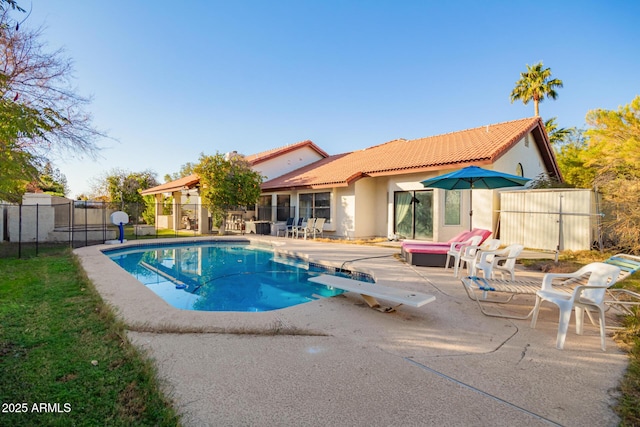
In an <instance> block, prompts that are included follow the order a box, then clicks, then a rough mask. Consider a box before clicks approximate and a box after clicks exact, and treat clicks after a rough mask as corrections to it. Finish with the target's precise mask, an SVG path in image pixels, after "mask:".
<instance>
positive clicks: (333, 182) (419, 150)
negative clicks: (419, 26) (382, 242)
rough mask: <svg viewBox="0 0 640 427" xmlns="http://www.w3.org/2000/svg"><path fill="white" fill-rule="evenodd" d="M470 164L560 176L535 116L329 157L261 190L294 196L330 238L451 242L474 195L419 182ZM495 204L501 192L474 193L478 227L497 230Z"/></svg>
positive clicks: (302, 212)
mask: <svg viewBox="0 0 640 427" xmlns="http://www.w3.org/2000/svg"><path fill="white" fill-rule="evenodd" d="M469 165H477V166H481V167H484V168H487V169H493V170H497V171H500V172H506V173H510V174H514V175H520V176H525V177H528V178H535V177H538V176H540V175H541V174H545V175H547V176H550V177H554V178H556V179H561V174H560V171H559V169H558V165H557V162H556V159H555V156H554V153H553V150H552V148H551V146H550V144H549V138H548V136H547V134H546V131H545V128H544V124H543V122H542V120H541V119H540V118H539V117H534V118H527V119H521V120H514V121H510V122H505V123H499V124H493V125H487V126H482V127H478V128H474V129H467V130H463V131H459V132H452V133H448V134H443V135H437V136H432V137H428V138H420V139H414V140H405V139H397V140H394V141H390V142H387V143H384V144H380V145H376V146H373V147H370V148H367V149H364V150H359V151H354V152H351V153H345V154H339V155H335V156H329V157H325V158H323V159H320V160H318V161H317V162H315V163H313V164H310V165H308V166H305V167H303V168H300V169H298V170H295V171H292V172H290V173H288V174H285V175H282V176H279V177H276V178H273V179H270V180H268V181H266V182H264V183H263V185H262V192H263V197H264V196H268V195H271V196H272V197H273V198H274V199H275V198H278V197H283V196H289V198H290V200H291V203H292V205H294V206H297V216H303V217H313V216H316V217H317V216H324V217H325V218H327V221H326V225H325V232H327V234H333V235H335V236H339V237H347V238H366V237H373V236H389V237H391V236H393V237H398V238H411V239H424V240H435V241H446V240H447V239H449V238H451V237H452V236H454V235H456V234H457V233H458V232H459V231H461V230H464V229H468V228H469V226H470V224H469V221H470V218H469V216H468V215H466V214H465V213H468V212H469V211H470V206H469V196H468V193H469V192H468V191H445V190H439V189H427V188H424V187H423V186H422V184H421V183H420V182H421V181H423V180H425V179H427V178H430V177H433V176H436V175H440V174H443V173H448V172H451V171H453V170H456V169H460V168H462V167H465V166H469ZM498 204H499V199H498V191H497V190H474V196H473V211H474V216H473V227H481V228H487V229H489V230H495V229H496V225H497V220H498V213H497V211H498V210H499V206H498Z"/></svg>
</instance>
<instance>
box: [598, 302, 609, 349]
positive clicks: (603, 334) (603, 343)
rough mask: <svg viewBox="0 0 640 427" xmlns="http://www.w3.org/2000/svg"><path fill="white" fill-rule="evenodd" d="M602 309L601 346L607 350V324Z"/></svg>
mask: <svg viewBox="0 0 640 427" xmlns="http://www.w3.org/2000/svg"><path fill="white" fill-rule="evenodd" d="M599 311H600V348H601V349H602V351H607V343H606V338H605V325H604V311H603V310H599Z"/></svg>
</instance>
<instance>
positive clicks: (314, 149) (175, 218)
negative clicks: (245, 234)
mask: <svg viewBox="0 0 640 427" xmlns="http://www.w3.org/2000/svg"><path fill="white" fill-rule="evenodd" d="M226 155H227V156H233V155H238V153H237V152H232V153H227V154H226ZM328 156H329V154H327V153H326V152H325V151H324V150H322V149H321V148H320V147H318V146H317V145H316V144H314V143H313V142H312V141H308V140H307V141H302V142H298V143H295V144H289V145H286V146H284V147H279V148H274V149H271V150H267V151H264V152H261V153H257V154H252V155H248V156H244V158H245V160H247V161H248V162H249V164H250V165H251V167H252V168H253V169H254V170H256V171H258V172H260V173H261V174H262V175H263V176H264V177H265V179H266V180H268V179H270V178H273V177H276V176H281V175H283V174H286V173H288V172H291V171H293V170H296V169H299V168H302V167H305V166H307V165H309V164H312V163H315V162H317V161H318V160H320V159H323V158H326V157H328ZM199 188H200V178H199V177H198V175H197V174H191V175H189V176H186V177H183V178H180V179H177V180H175V181H171V182H166V183H164V184H161V185H158V186H156V187H152V188H148V189H146V190H144V191H142V192H141V193H142V195H143V196H148V195H153V196H155V198H156V227H158V228H168V229H172V230H179V229H184V228H190V227H191V222H190V220H189V217H190V216H193V217H194V218H191V219H192V220H193V222H195V223H196V224H202V225H206V226H205V227H199V231H200V232H202V233H205V232H208V231H210V230H211V224H210V221H209V220H207V218H209V213H208V211H207V209H206V207H205V206H202V205H201V204H200V198H199V196H198V191H199ZM168 196H172V197H173V199H172V202H171V208H170V209H169V211H170V212H171V214H167V215H165V214H163V209H162V207H163V206H164V205H165V200H166V199H167V197H168ZM267 199H268V203H269V212H268V215H267V212H266V211H265V209H260V207H262V208H264V207H265V206H266V203H267ZM271 199H272V197H271V196H269V197H268V198H266V197H265V198H261V204H259V205H258V206H259V208H258V209H257V211H256V212H249V213H246V212H242V213H240V212H238V214H239V215H240V214H241V215H242V216H243V219H249V218H251V217H253V216H255V217H256V218H257V219H262V220H268V221H271V212H270V210H271ZM276 199H277V197H276ZM277 200H279V203H280V205H281V206H287V210H286V212H284V211H283V213H282V215H281V216H284V217H285V219H284V220H285V221H286V218H287V217H288V216H289V215H292V214H293V212H290V211H289V203H288V202H285V201H284V200H283V199H282V198H281V199H277ZM185 208H186V209H185ZM185 210H187V211H188V212H184V211H185ZM173 212H180V214H179V215H174V214H173ZM278 218H279V217H278Z"/></svg>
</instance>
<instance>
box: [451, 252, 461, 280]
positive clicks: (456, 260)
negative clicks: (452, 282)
mask: <svg viewBox="0 0 640 427" xmlns="http://www.w3.org/2000/svg"><path fill="white" fill-rule="evenodd" d="M459 269H460V258H458V257H454V258H453V277H458V270H459Z"/></svg>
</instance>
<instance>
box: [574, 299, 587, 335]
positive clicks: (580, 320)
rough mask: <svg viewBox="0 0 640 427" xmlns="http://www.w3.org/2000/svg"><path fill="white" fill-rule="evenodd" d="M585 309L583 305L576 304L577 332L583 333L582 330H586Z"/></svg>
mask: <svg viewBox="0 0 640 427" xmlns="http://www.w3.org/2000/svg"><path fill="white" fill-rule="evenodd" d="M584 311H585V310H584V309H583V308H582V307H578V306H576V308H575V312H576V334H578V335H582V331H583V330H584Z"/></svg>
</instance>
